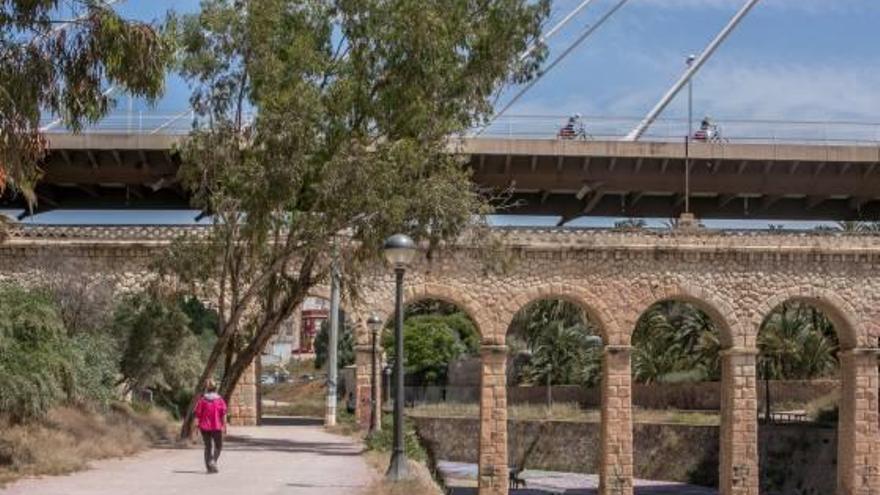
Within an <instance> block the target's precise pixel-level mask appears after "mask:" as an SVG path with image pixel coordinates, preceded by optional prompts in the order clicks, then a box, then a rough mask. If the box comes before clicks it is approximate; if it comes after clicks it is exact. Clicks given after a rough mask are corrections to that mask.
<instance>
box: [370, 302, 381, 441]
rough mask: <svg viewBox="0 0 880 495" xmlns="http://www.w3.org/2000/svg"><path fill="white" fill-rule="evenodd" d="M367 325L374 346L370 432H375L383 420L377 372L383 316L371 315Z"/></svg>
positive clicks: (371, 376)
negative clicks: (377, 412) (378, 412)
mask: <svg viewBox="0 0 880 495" xmlns="http://www.w3.org/2000/svg"><path fill="white" fill-rule="evenodd" d="M367 326H368V327H370V338H371V341H370V346H371V347H372V352H373V357H372V359H371V360H370V434H371V435H372V434H374V433H376V432H377V431H379V429H380V428H381V424H382V422H381V421H379V418H377V417H376V409H377V407H376V406H377V405H378V404H379V396H378V393H377V392H378V388H379V387H378V380H379V374H378V373H377V371H378V369H379V366H378V364H377V363H376V361H378V359H379V356H378V354H379V353H378V352H377V346H376V340H377V337H378V335H379V330H380V329H381V328H382V318H379V316H378V315H376V314H375V313H374V314H372V315H370V317H369V318H368V319H367Z"/></svg>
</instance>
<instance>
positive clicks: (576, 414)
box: [407, 402, 720, 425]
mask: <svg viewBox="0 0 880 495" xmlns="http://www.w3.org/2000/svg"><path fill="white" fill-rule="evenodd" d="M407 413H408V414H410V415H412V416H422V417H441V418H475V417H477V416H478V415H479V414H480V406H479V404H473V403H468V404H458V403H441V404H426V405H421V406H417V407H415V408H413V409H410V410H408V411H407ZM600 415H601V414H600V412H599V410H597V409H583V408H581V407H580V405H578V404H576V403H562V402H560V403H554V404H553V407H552V408H551V409H550V411H548V410H547V407H546V406H544V405H538V404H518V405H515V406H510V407H508V408H507V417H508V419H514V420H523V421H537V420H553V421H579V422H585V423H598V422H599V421H600V419H601V418H600ZM633 421H634V422H636V423H661V424H683V425H718V424H720V415H719V414H718V413H717V412H704V411H679V410H672V409H670V410H654V409H634V410H633Z"/></svg>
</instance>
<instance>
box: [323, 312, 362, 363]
mask: <svg viewBox="0 0 880 495" xmlns="http://www.w3.org/2000/svg"><path fill="white" fill-rule="evenodd" d="M339 322H340V323H341V325H340V326H339V346H338V348H337V352H338V354H337V356H336V358H337V361H336V364H337V365H338V367H339V369H342V368H344V367H346V366H350V365H352V364H354V328H352V324H351V322H350V321H349V320H348V319H347V318H346V317H345V313H344V312H343V311H342V310H340V311H339ZM329 346H330V320H329V319H328V320H324V321H323V322H322V323H321V328H320V329H319V330H318V335H316V336H315V369H321V368H323V367H324V366H325V365H326V364H327V359H328V349H329Z"/></svg>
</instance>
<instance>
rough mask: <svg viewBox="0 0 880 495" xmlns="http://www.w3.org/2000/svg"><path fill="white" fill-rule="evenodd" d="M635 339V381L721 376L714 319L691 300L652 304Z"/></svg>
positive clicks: (634, 336) (640, 323)
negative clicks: (688, 301) (690, 302)
mask: <svg viewBox="0 0 880 495" xmlns="http://www.w3.org/2000/svg"><path fill="white" fill-rule="evenodd" d="M632 341H633V377H634V378H635V379H636V381H639V382H643V383H653V382H657V381H664V380H670V379H673V378H677V379H681V378H687V379H689V380H718V379H719V378H720V376H721V364H720V359H719V350H720V348H721V344H720V339H719V336H718V331H717V330H716V328H715V325H714V324H713V322H712V319H711V318H710V317H709V316H708V315H707V314H706V313H704V312H703V311H701V310H699V309H698V308H696V307H695V306H693V305H691V304H688V303H684V302H681V301H663V302H660V303H657V304H655V305H653V306H651V307H650V308H648V310H647V311H646V312H645V313H644V314H643V315H642V317H641V318H640V319H639V321H638V322H637V323H636V329H635V331H634V332H633V338H632Z"/></svg>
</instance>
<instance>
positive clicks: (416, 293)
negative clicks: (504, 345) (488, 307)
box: [359, 283, 493, 341]
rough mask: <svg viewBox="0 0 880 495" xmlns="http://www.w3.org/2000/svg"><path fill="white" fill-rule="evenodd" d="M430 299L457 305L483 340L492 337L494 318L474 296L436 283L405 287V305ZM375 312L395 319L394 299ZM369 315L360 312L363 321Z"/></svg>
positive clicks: (384, 317) (386, 317)
mask: <svg viewBox="0 0 880 495" xmlns="http://www.w3.org/2000/svg"><path fill="white" fill-rule="evenodd" d="M428 299H436V300H438V301H443V302H446V303H449V304H453V305H455V306H456V307H457V308H458V309H460V310H462V311H464V313H465V314H466V315H467V316H468V318H470V319H471V321H473V322H474V325H475V326H476V327H477V332H479V334H480V338H481V339H482V340H484V341H485V340H486V339H487V338H489V336H490V335H491V329H492V321H493V320H492V318H491V315H490V314H488V313H487V311H485V310H482V309H481V308H480V307H479V306H477V305H476V303H475V301H474V298H473V296H471V295H469V294H467V293H466V292H465V291H463V290H460V289H458V288H456V287H453V286H449V285H444V284H436V283H420V284H414V285H410V286H405V287H404V292H403V303H404V305H406V304H411V303H414V302H417V301H424V300H428ZM375 310H376V311H377V312H378V314H379V315H380V316H381V317H382V318H383V319H384V320H386V321H387V320H389V319H390V318H393V317H394V298H393V297H389V298H388V300H387V303H385V304H381V305H379V306H378V307H377V308H375ZM365 314H367V313H364V312H360V315H359V316H361V317H362V318H360V319H363V317H364V315H365Z"/></svg>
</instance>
